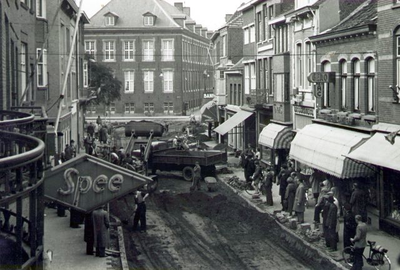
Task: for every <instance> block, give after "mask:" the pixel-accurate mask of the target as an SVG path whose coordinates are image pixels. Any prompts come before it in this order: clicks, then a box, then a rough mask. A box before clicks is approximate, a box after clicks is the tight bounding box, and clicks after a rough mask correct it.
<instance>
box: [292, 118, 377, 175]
mask: <svg viewBox="0 0 400 270" xmlns="http://www.w3.org/2000/svg"><path fill="white" fill-rule="evenodd" d="M369 137H370V136H369V134H364V133H360V132H355V131H350V130H346V129H341V128H336V127H331V126H325V125H318V124H311V125H307V126H305V127H304V128H303V129H301V130H300V131H299V132H298V133H297V134H296V137H295V138H294V139H293V141H292V143H291V148H290V157H291V158H293V159H294V160H297V161H299V162H301V163H303V164H305V165H308V166H310V167H312V168H314V169H317V170H320V171H323V172H325V173H327V174H330V175H333V176H335V177H338V178H342V179H346V178H356V177H372V176H373V175H374V174H375V170H374V169H373V168H371V167H370V166H368V165H366V164H363V163H360V162H356V161H354V160H351V159H349V158H347V157H346V155H348V154H349V153H350V152H351V151H352V150H354V149H355V148H357V147H358V146H359V145H360V144H362V143H363V142H364V141H365V140H367V139H368V138H369Z"/></svg>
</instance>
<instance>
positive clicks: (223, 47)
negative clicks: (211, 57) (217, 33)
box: [222, 35, 226, 57]
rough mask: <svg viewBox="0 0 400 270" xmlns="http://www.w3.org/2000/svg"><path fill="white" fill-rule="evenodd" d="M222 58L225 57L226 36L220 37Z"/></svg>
mask: <svg viewBox="0 0 400 270" xmlns="http://www.w3.org/2000/svg"><path fill="white" fill-rule="evenodd" d="M222 57H226V35H224V36H222Z"/></svg>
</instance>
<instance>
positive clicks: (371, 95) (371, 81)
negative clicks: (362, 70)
mask: <svg viewBox="0 0 400 270" xmlns="http://www.w3.org/2000/svg"><path fill="white" fill-rule="evenodd" d="M375 63H376V61H375V59H373V58H369V59H368V61H367V72H368V73H367V80H368V82H367V85H368V99H367V106H368V112H376V101H375V93H376V79H375V70H376V67H375Z"/></svg>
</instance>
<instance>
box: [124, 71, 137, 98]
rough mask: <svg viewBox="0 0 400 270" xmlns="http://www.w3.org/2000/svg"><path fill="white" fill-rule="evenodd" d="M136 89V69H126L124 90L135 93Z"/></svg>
mask: <svg viewBox="0 0 400 270" xmlns="http://www.w3.org/2000/svg"><path fill="white" fill-rule="evenodd" d="M134 91H135V71H134V70H125V71H124V92H125V93H133V92H134Z"/></svg>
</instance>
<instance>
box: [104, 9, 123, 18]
mask: <svg viewBox="0 0 400 270" xmlns="http://www.w3.org/2000/svg"><path fill="white" fill-rule="evenodd" d="M107 15H113V16H114V17H117V18H119V16H118V14H117V13H115V12H111V11H109V12H107V13H105V14H104V16H107Z"/></svg>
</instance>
